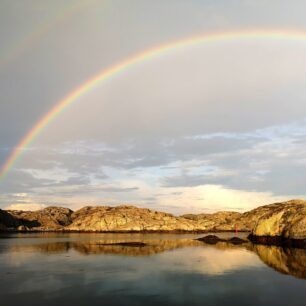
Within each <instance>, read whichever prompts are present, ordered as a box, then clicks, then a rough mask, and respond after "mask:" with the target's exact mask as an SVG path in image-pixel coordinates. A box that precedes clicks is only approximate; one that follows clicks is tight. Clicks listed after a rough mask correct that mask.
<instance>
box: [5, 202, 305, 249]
mask: <svg viewBox="0 0 306 306" xmlns="http://www.w3.org/2000/svg"><path fill="white" fill-rule="evenodd" d="M0 231H1V232H26V233H33V232H63V233H66V232H69V233H72V232H79V233H80V232H81V233H96V232H101V233H139V232H141V233H208V232H209V233H212V232H215V233H217V232H235V231H239V232H250V235H249V239H250V240H251V241H253V242H255V243H261V244H274V245H288V246H298V247H302V248H306V202H305V201H303V200H291V201H287V202H280V203H273V204H270V205H265V206H260V207H257V208H255V209H253V210H251V211H248V212H245V213H238V212H226V211H224V212H217V213H213V214H197V215H196V214H188V215H183V216H174V215H172V214H169V213H164V212H159V211H154V210H151V209H146V208H138V207H135V206H126V205H122V206H116V207H109V206H97V207H90V206H87V207H83V208H81V209H79V210H77V211H75V212H74V211H72V210H70V209H68V208H63V207H47V208H45V209H42V210H38V211H9V210H8V211H5V210H0Z"/></svg>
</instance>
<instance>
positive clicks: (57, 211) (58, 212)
mask: <svg viewBox="0 0 306 306" xmlns="http://www.w3.org/2000/svg"><path fill="white" fill-rule="evenodd" d="M8 213H10V214H11V216H12V217H13V218H14V219H15V220H18V222H19V224H20V225H21V226H22V228H20V230H26V229H31V228H36V229H42V230H53V229H55V230H57V229H63V228H64V227H65V226H67V225H69V224H70V223H71V221H72V220H71V215H72V213H73V212H72V210H70V209H68V208H63V207H53V206H51V207H47V208H44V209H41V210H37V211H16V210H13V211H8Z"/></svg>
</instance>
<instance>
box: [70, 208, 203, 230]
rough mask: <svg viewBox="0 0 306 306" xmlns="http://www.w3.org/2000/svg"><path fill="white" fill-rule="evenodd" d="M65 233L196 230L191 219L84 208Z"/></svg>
mask: <svg viewBox="0 0 306 306" xmlns="http://www.w3.org/2000/svg"><path fill="white" fill-rule="evenodd" d="M72 219H73V222H72V224H71V225H69V226H68V227H67V229H68V230H76V231H200V230H206V229H207V227H206V226H205V225H200V224H198V223H197V222H196V221H194V220H188V219H185V218H181V217H175V216H173V215H171V214H167V213H163V212H158V211H153V210H150V209H144V208H137V207H134V206H118V207H103V206H99V207H84V208H82V209H80V210H78V211H76V212H75V213H73V215H72Z"/></svg>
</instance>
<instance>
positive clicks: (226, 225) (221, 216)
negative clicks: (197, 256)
mask: <svg viewBox="0 0 306 306" xmlns="http://www.w3.org/2000/svg"><path fill="white" fill-rule="evenodd" d="M181 217H183V218H185V219H189V220H194V221H197V223H198V224H199V225H201V226H205V227H206V228H210V229H212V230H216V231H218V230H220V231H232V230H235V224H236V222H235V221H236V220H237V219H238V218H240V217H241V213H239V212H234V211H220V212H216V213H213V214H198V215H195V214H186V215H182V216H181Z"/></svg>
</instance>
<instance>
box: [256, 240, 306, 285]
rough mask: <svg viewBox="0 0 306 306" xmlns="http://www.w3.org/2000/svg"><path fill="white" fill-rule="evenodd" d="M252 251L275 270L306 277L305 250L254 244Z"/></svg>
mask: <svg viewBox="0 0 306 306" xmlns="http://www.w3.org/2000/svg"><path fill="white" fill-rule="evenodd" d="M254 251H255V252H256V253H257V254H258V256H259V257H260V259H261V260H262V261H263V262H264V263H265V264H267V265H268V266H270V267H272V268H274V269H275V270H277V271H279V272H281V273H284V274H290V275H293V276H296V277H299V278H305V279H306V250H304V249H295V248H282V247H279V246H265V245H255V246H254Z"/></svg>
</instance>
